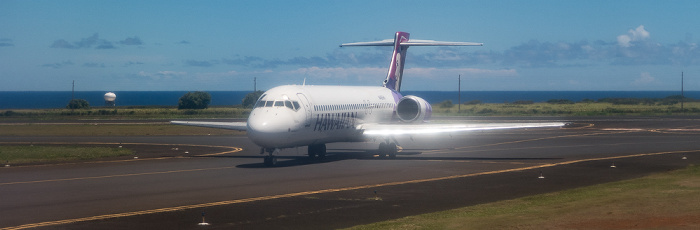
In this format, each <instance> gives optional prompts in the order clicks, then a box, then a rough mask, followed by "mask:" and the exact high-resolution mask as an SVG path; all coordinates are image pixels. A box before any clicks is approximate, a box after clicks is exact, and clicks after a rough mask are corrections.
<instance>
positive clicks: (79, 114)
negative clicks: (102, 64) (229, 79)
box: [0, 102, 700, 120]
mask: <svg viewBox="0 0 700 230" xmlns="http://www.w3.org/2000/svg"><path fill="white" fill-rule="evenodd" d="M449 104H450V105H451V103H449ZM433 112H434V113H435V114H436V115H444V116H609V115H700V102H686V103H685V104H684V108H683V110H681V108H680V104H673V105H664V104H663V103H655V104H653V103H652V104H636V105H621V104H612V103H607V102H588V103H587V102H579V103H574V104H552V103H532V104H518V103H489V104H476V105H461V109H460V110H459V111H458V106H457V105H452V106H447V105H445V104H444V103H435V104H434V105H433ZM249 114H250V109H243V108H238V107H212V108H208V109H202V110H178V109H177V108H175V107H116V108H106V107H103V108H92V109H85V110H83V109H76V110H70V109H20V110H0V120H76V119H103V120H119V119H166V120H167V119H187V118H246V117H248V115H249Z"/></svg>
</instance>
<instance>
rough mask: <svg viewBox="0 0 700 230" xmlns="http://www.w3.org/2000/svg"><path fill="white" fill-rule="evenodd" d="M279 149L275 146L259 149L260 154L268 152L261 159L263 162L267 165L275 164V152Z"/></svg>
mask: <svg viewBox="0 0 700 230" xmlns="http://www.w3.org/2000/svg"><path fill="white" fill-rule="evenodd" d="M279 151H280V149H277V148H268V149H265V148H262V149H260V154H265V152H267V153H268V155H267V156H265V159H264V160H263V164H264V165H265V166H267V167H272V166H275V164H277V157H275V153H279Z"/></svg>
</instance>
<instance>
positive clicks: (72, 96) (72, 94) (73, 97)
mask: <svg viewBox="0 0 700 230" xmlns="http://www.w3.org/2000/svg"><path fill="white" fill-rule="evenodd" d="M70 92H71V94H70V100H71V101H72V100H75V80H73V89H71V91H70Z"/></svg>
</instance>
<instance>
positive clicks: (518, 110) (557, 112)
mask: <svg viewBox="0 0 700 230" xmlns="http://www.w3.org/2000/svg"><path fill="white" fill-rule="evenodd" d="M433 113H434V114H436V115H448V116H610V115H698V114H700V102H686V103H684V106H683V110H681V108H680V104H675V105H662V104H653V105H643V104H638V105H614V104H612V103H605V102H596V103H575V104H551V103H533V104H508V103H495V104H477V105H461V109H459V111H458V106H457V105H454V106H451V107H443V106H433Z"/></svg>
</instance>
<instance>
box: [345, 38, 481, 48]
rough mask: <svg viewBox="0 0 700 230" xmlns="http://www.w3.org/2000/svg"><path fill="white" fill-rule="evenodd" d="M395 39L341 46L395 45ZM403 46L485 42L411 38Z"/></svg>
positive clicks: (460, 44)
mask: <svg viewBox="0 0 700 230" xmlns="http://www.w3.org/2000/svg"><path fill="white" fill-rule="evenodd" d="M393 45H394V39H387V40H382V41H374V42H354V43H345V44H341V45H340V46H341V47H343V46H393ZM399 45H401V46H483V45H484V43H477V42H444V41H433V40H409V41H406V42H401V43H399Z"/></svg>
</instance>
